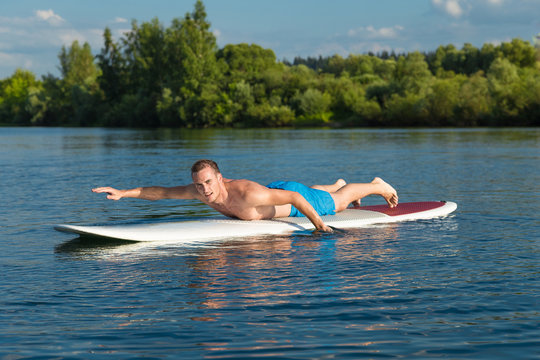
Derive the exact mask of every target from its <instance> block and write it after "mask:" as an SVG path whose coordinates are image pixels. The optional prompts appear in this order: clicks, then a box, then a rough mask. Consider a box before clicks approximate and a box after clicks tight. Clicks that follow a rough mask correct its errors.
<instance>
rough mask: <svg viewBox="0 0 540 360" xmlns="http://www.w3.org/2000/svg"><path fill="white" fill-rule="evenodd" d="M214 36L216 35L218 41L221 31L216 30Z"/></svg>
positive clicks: (213, 32)
mask: <svg viewBox="0 0 540 360" xmlns="http://www.w3.org/2000/svg"><path fill="white" fill-rule="evenodd" d="M212 34H214V36H215V37H216V39H219V38H220V36H221V31H219V30H217V29H216V30H214V31H212Z"/></svg>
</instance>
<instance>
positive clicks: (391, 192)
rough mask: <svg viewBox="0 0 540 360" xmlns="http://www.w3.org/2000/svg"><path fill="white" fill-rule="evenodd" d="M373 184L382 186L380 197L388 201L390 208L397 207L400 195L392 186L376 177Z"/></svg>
mask: <svg viewBox="0 0 540 360" xmlns="http://www.w3.org/2000/svg"><path fill="white" fill-rule="evenodd" d="M371 183H372V184H379V185H380V186H381V191H380V195H381V196H382V197H383V198H384V200H386V202H387V203H388V206H390V207H391V208H393V207H396V206H397V204H398V195H397V192H396V189H394V188H393V187H392V186H390V184H388V183H387V182H386V181H384V180H383V179H381V178H379V177H376V178H375V179H373V181H372V182H371Z"/></svg>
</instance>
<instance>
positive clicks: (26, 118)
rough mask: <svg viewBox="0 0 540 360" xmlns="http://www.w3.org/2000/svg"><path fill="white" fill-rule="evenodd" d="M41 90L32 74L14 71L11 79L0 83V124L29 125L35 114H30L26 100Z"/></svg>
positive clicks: (41, 87) (26, 71)
mask: <svg viewBox="0 0 540 360" xmlns="http://www.w3.org/2000/svg"><path fill="white" fill-rule="evenodd" d="M42 89H43V85H42V83H41V82H40V81H38V80H36V78H35V75H34V74H33V73H32V72H30V71H28V70H22V69H17V70H15V73H13V75H12V76H11V77H9V78H7V79H5V80H3V81H2V82H1V83H0V123H5V124H17V125H28V124H31V123H32V119H34V116H35V115H36V114H35V113H34V112H32V110H33V109H31V108H29V107H27V103H28V99H29V97H30V96H31V95H32V94H36V93H39V92H41V91H42ZM35 111H38V110H35ZM35 121H38V119H37V118H36V119H35Z"/></svg>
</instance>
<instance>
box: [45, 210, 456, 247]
mask: <svg viewBox="0 0 540 360" xmlns="http://www.w3.org/2000/svg"><path fill="white" fill-rule="evenodd" d="M456 208H457V204H456V203H454V202H450V201H448V202H446V201H428V202H410V203H401V204H399V205H398V206H397V207H395V208H390V207H388V206H387V205H374V206H361V207H357V208H349V209H346V210H344V211H342V212H340V213H337V214H336V215H326V216H322V217H321V218H322V219H323V221H324V222H325V224H327V225H328V226H332V227H335V228H340V229H346V228H357V227H362V226H366V225H370V224H382V223H392V222H399V221H408V220H418V219H431V218H435V217H440V216H445V215H448V214H450V213H451V212H452V211H454V210H455V209H456ZM54 228H55V229H56V230H58V231H62V232H66V233H73V234H78V235H87V236H98V237H104V238H110V239H120V240H131V241H174V242H192V241H204V240H211V239H220V238H232V237H243V236H253V235H271V234H284V233H290V232H293V231H305V230H313V229H314V226H313V224H312V223H311V221H309V219H307V218H305V217H285V218H276V219H272V220H252V221H246V220H234V219H230V218H226V217H216V218H206V219H201V220H186V221H178V222H165V223H153V224H127V225H107V226H98V225H89V226H78V225H56V226H55V227H54Z"/></svg>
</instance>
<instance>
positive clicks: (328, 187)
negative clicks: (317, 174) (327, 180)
mask: <svg viewBox="0 0 540 360" xmlns="http://www.w3.org/2000/svg"><path fill="white" fill-rule="evenodd" d="M345 185H347V183H346V182H345V180H343V179H338V180H337V181H336V182H335V183H333V184H331V185H313V186H310V188H312V189H317V190H322V191H326V192H329V193H333V192H336V191H338V190H339V189H341V188H342V187H344V186H345Z"/></svg>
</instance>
